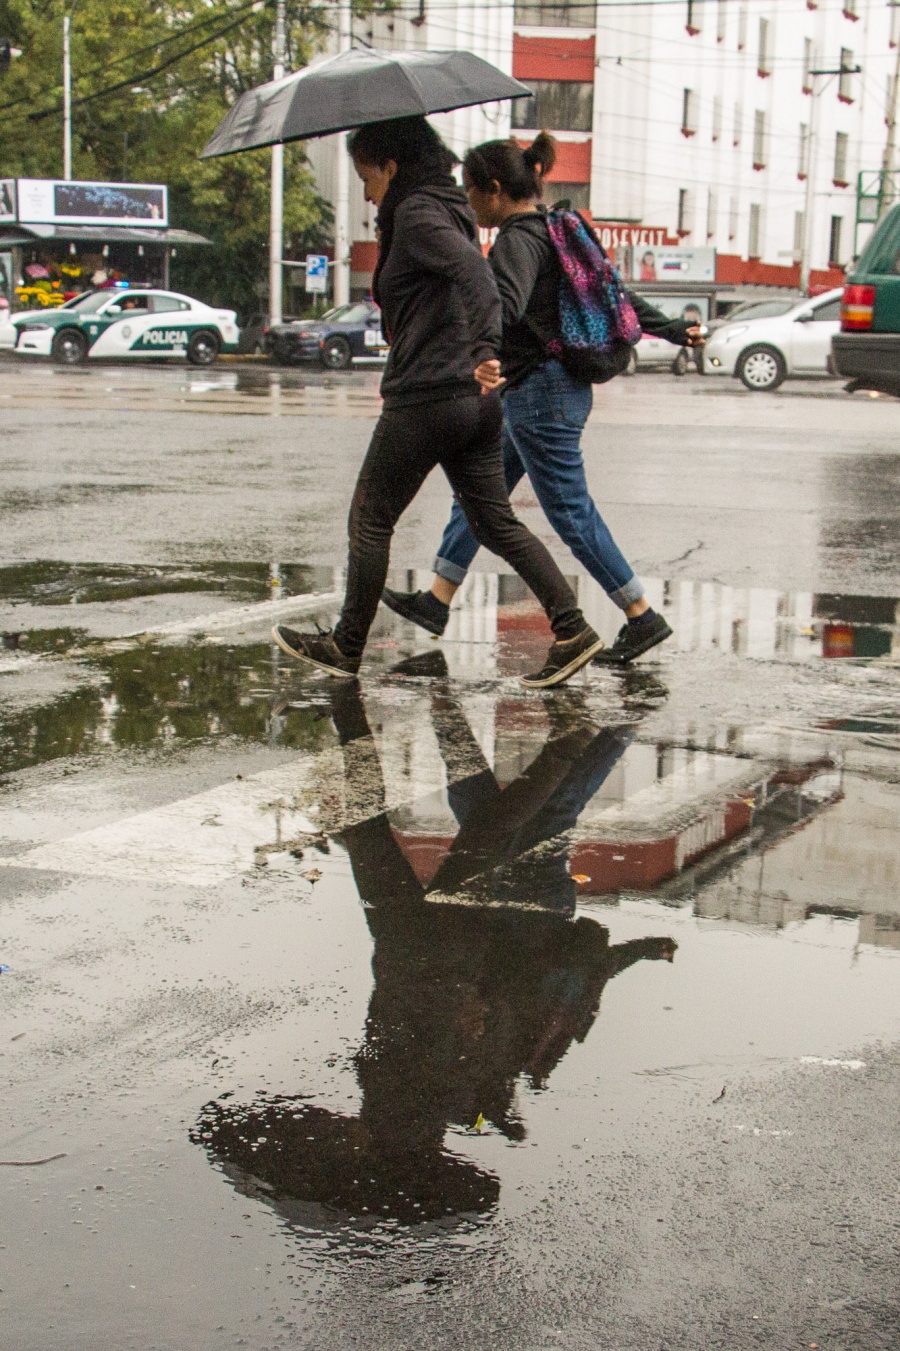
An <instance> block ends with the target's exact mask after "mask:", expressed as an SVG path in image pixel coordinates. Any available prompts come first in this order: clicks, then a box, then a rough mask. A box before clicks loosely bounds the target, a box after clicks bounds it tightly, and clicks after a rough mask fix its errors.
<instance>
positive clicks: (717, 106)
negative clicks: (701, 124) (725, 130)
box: [712, 94, 722, 141]
mask: <svg viewBox="0 0 900 1351" xmlns="http://www.w3.org/2000/svg"><path fill="white" fill-rule="evenodd" d="M712 138H713V140H714V141H719V140H721V139H722V100H721V99H720V98H719V96H718V94H717V95H716V97H715V98H714V99H713V110H712Z"/></svg>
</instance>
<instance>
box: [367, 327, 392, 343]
mask: <svg viewBox="0 0 900 1351" xmlns="http://www.w3.org/2000/svg"><path fill="white" fill-rule="evenodd" d="M363 343H364V344H365V346H366V347H387V343H386V342H385V340H384V334H383V333H382V332H381V329H380V328H367V329H366V331H365V333H364V334H363Z"/></svg>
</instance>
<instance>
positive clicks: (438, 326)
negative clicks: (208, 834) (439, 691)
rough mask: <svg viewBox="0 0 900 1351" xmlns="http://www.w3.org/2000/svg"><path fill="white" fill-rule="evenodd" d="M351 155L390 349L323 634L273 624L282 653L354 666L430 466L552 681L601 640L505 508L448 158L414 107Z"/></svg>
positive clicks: (497, 432) (467, 220) (485, 344)
mask: <svg viewBox="0 0 900 1351" xmlns="http://www.w3.org/2000/svg"><path fill="white" fill-rule="evenodd" d="M350 153H351V156H352V158H353V163H354V165H355V167H356V172H357V173H358V175H359V176H360V178H361V179H362V180H363V183H364V185H365V195H366V198H367V200H368V201H370V202H373V203H374V204H375V205H376V206H378V208H379V210H378V225H379V229H380V230H381V243H380V248H379V255H378V263H377V265H376V268H375V275H374V278H373V281H372V294H373V296H374V298H375V300H376V302H377V303H378V304H379V305H380V306H381V311H382V315H383V318H384V326H385V331H386V333H387V334H388V336H389V339H390V342H391V350H390V354H389V356H388V360H387V366H386V367H385V372H384V377H383V379H382V384H381V388H382V393H383V395H384V410H383V412H382V415H381V417H380V418H379V420H378V423H377V426H376V428H375V432H374V434H373V436H372V440H371V443H370V445H369V449H368V452H367V454H366V459H365V462H364V463H363V467H362V470H361V472H360V476H359V479H358V481H357V485H356V491H355V493H354V496H353V503H352V506H351V509H350V550H349V562H348V569H347V591H346V596H345V599H344V605H343V609H342V611H341V617H340V620H339V622H338V624H337V626H336V627H335V629H334V632H333V633H330V634H327V635H322V634H310V633H297V632H296V631H295V630H293V629H287V628H285V627H283V626H276V628H275V629H274V630H273V636H274V638H275V640H276V642H278V643H279V645H280V646H281V647H282V648H283V649H284V650H285V651H286V652H287V653H288V654H289V655H290V656H294V657H297V658H299V659H300V660H305V661H308V662H311V663H312V664H313V665H314V666H318V667H320V668H321V669H323V670H325V671H327V672H328V673H329V674H330V675H336V676H344V677H347V676H350V677H352V676H354V675H355V674H356V672H357V671H358V670H359V666H360V660H361V657H362V653H363V649H364V647H365V644H366V638H367V636H368V632H369V629H370V627H371V624H372V621H373V619H374V617H375V613H376V611H377V609H378V603H379V601H380V599H381V592H382V589H383V587H384V584H385V581H386V580H387V569H388V562H389V555H390V542H391V536H392V534H393V531H394V527H395V525H396V524H397V521H398V520H399V519H400V516H401V515H402V513H403V512H404V511H405V510H406V508H407V507H408V506H409V504H410V503H411V502H412V500H413V498H414V497H415V496H416V494H417V493H418V491H419V488H420V487H421V486H422V484H423V483H424V481H425V478H426V477H427V475H428V474H429V473H430V472H431V470H432V469H434V468H435V467H436V466H437V465H440V466H441V468H442V469H443V470H444V473H445V474H446V475H447V478H448V479H449V480H450V484H451V486H452V488H453V491H454V493H455V495H456V498H457V500H458V501H459V503H460V504H461V508H462V510H463V511H465V513H466V517H467V519H468V521H469V523H470V525H471V528H472V530H473V532H474V534H475V536H476V537H477V539H478V541H479V543H481V544H484V545H486V546H487V547H488V548H489V549H491V550H492V551H493V552H494V553H497V554H499V555H500V557H501V558H503V559H504V560H505V561H506V562H507V563H509V564H510V565H511V566H512V568H513V569H514V570H515V571H516V572H518V574H519V576H520V577H521V578H522V579H523V581H524V582H525V583H526V585H527V586H528V587H529V588H530V589H531V590H532V591H533V592H534V594H535V595H536V596H537V598H538V600H539V601H540V602H541V605H542V606H543V607H544V610H545V612H546V614H547V617H548V618H549V620H550V624H551V627H552V629H553V633H554V638H555V641H554V643H553V645H552V647H551V648H550V653H549V655H548V658H547V662H546V664H545V666H544V667H543V669H542V670H541V671H540V672H536V673H535V674H534V675H533V676H523V677H522V680H523V683H525V684H529V685H534V686H537V687H545V686H551V685H558V684H562V683H563V681H565V680H567V679H568V678H569V676H571V675H572V674H574V672H575V671H576V670H579V669H580V668H581V667H582V666H584V665H586V664H587V663H588V662H589V661H590V659H591V657H592V656H593V655H594V654H595V652H597V651H598V650H599V649H600V648H601V647H602V643H601V642H600V639H599V638H598V637H597V634H596V633H595V632H594V630H593V629H592V628H591V627H590V625H588V624H587V623H586V622H585V619H584V616H583V615H582V613H581V611H580V609H579V608H578V604H577V601H576V599H575V596H574V594H573V592H572V589H571V587H570V586H569V584H568V582H567V581H566V580H565V578H564V577H563V575H562V573H561V571H560V570H559V568H558V567H557V565H556V563H555V562H554V561H553V559H552V558H551V556H550V554H549V552H548V550H547V549H546V547H545V546H544V545H543V544H541V543H540V542H539V541H538V540H537V539H536V538H535V536H534V535H532V533H531V531H530V530H527V529H526V528H525V526H524V525H522V523H521V522H520V521H519V520H518V519H517V517H516V516H515V515H514V514H513V511H512V508H511V507H510V505H509V494H508V492H507V489H506V485H505V482H504V475H503V461H502V454H501V428H502V410H501V406H500V399H499V398H498V396H497V394H496V393H494V392H490V393H487V394H485V393H483V392H482V390H481V389H480V388H479V385H478V383H477V381H476V379H475V376H474V372H475V371H476V368H478V367H480V365H481V363H483V362H484V361H487V360H490V359H492V358H495V357H496V355H497V352H498V350H499V347H500V314H501V309H500V297H499V296H498V294H497V287H496V283H495V282H494V279H493V276H492V274H491V270H490V267H489V266H488V264H487V262H486V261H485V259H484V257H483V256H482V253H481V249H480V248H479V246H478V241H477V232H476V226H475V220H474V218H473V215H472V212H471V210H470V208H469V205H468V203H467V202H466V198H465V194H464V193H463V191H462V189H461V188H460V187H459V186H458V185H457V184H456V182H455V181H454V179H453V177H452V176H451V173H450V170H451V168H452V166H453V163H454V162H455V158H456V157H455V156H454V155H453V153H452V152H451V151H449V150H448V149H447V147H446V146H445V145H444V144H443V142H442V141H441V139H440V137H439V136H438V134H437V132H436V131H434V129H433V128H432V127H431V126H429V124H428V123H427V122H426V121H425V119H424V118H422V117H408V118H398V119H396V120H394V121H388V122H379V123H375V124H372V125H369V126H364V127H361V128H360V129H359V130H358V131H356V132H354V133H353V136H352V137H351V141H350Z"/></svg>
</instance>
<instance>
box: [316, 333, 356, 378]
mask: <svg viewBox="0 0 900 1351" xmlns="http://www.w3.org/2000/svg"><path fill="white" fill-rule="evenodd" d="M321 361H322V365H323V366H324V367H325V368H326V369H327V370H329V371H345V370H346V369H347V367H348V366H349V365H350V364H351V362H352V361H353V353H352V352H351V351H350V344H349V342H348V341H347V339H346V338H328V339H327V341H326V342H325V345H324V347H323V348H322V350H321Z"/></svg>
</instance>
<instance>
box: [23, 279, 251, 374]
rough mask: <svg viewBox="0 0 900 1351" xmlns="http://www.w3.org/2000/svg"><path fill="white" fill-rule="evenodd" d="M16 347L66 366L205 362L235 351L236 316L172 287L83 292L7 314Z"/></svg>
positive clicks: (236, 341)
mask: <svg viewBox="0 0 900 1351" xmlns="http://www.w3.org/2000/svg"><path fill="white" fill-rule="evenodd" d="M12 327H13V329H14V330H15V351H16V352H17V353H20V354H21V355H23V356H27V355H33V356H52V357H53V359H54V360H55V361H59V362H61V363H62V364H63V365H66V366H74V365H77V364H78V363H79V362H81V361H84V360H85V359H86V358H88V357H120V358H121V357H142V358H143V357H171V356H181V357H187V359H188V361H190V362H191V363H192V364H193V365H195V366H208V365H209V364H210V362H212V361H215V359H216V357H217V356H218V355H219V353H220V352H236V351H237V343H238V337H239V333H238V326H237V315H236V314H235V312H234V310H217V309H213V308H212V306H210V305H204V304H203V302H202V301H200V300H193V299H192V298H191V297H190V296H183V295H179V294H178V293H177V292H176V291H156V290H151V289H149V288H147V287H135V289H134V290H131V289H130V288H129V289H128V290H124V289H122V290H119V289H116V290H103V291H88V292H86V293H85V294H84V295H80V296H76V297H75V299H74V300H69V301H67V302H66V304H65V305H61V306H60V307H59V309H53V310H26V311H25V313H24V314H15V315H13V319H12Z"/></svg>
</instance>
